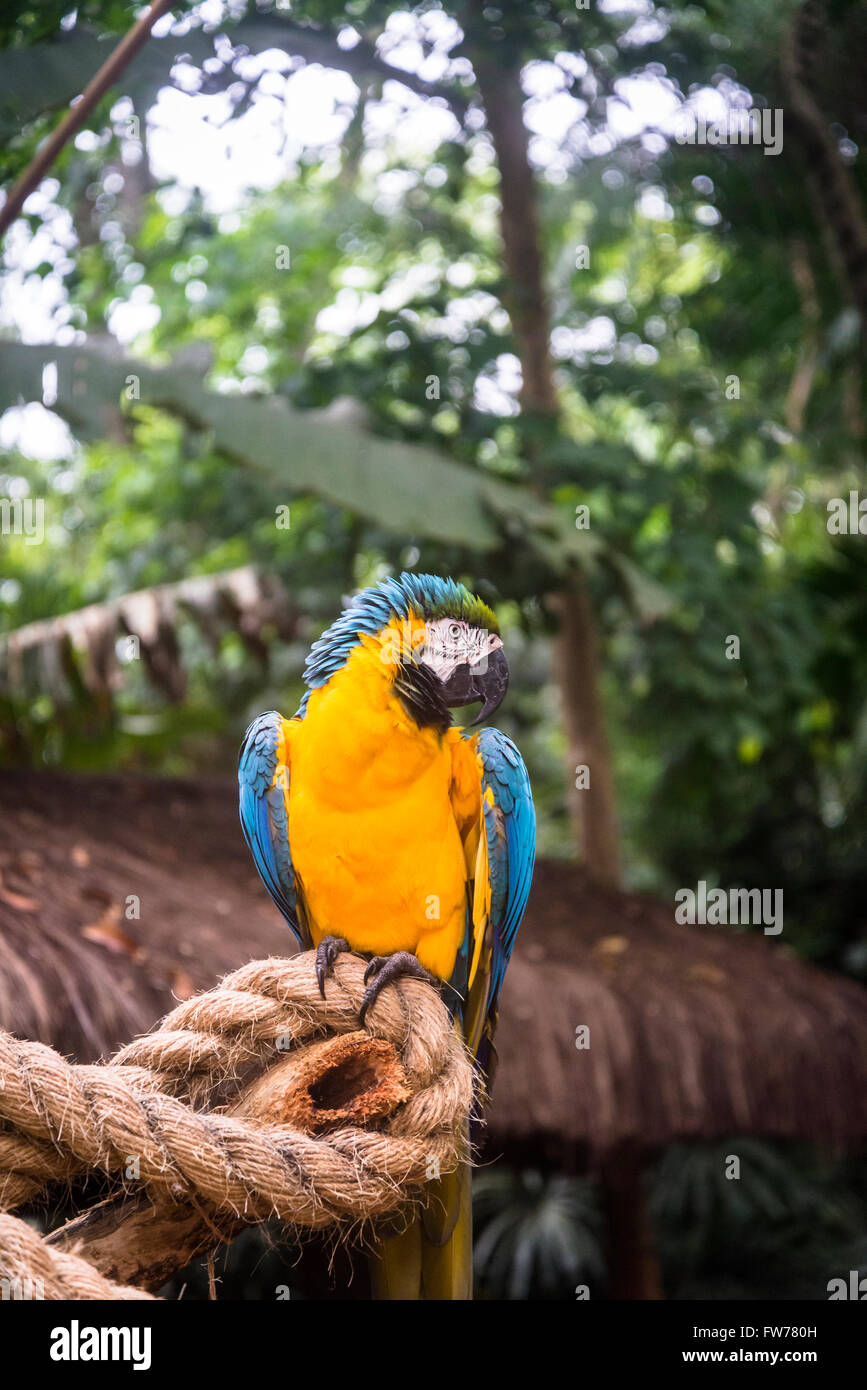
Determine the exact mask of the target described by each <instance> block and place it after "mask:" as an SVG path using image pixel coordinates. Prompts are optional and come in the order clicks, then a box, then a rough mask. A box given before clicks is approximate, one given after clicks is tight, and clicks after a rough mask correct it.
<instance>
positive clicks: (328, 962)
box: [316, 936, 367, 999]
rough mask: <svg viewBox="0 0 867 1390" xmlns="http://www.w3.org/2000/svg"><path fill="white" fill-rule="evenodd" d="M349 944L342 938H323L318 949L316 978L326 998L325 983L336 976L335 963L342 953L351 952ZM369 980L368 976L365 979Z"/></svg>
mask: <svg viewBox="0 0 867 1390" xmlns="http://www.w3.org/2000/svg"><path fill="white" fill-rule="evenodd" d="M351 950H352V947H351V946H350V944H349V942H348V941H346V940H345V939H344V938H343V937H342V936H323V938H322V940H321V941H320V943H319V945H318V946H317V947H316V978H317V980H318V981H319V993H320V994H321V995H322V998H323V999H324V998H325V981H326V980H327V979H328V977H329V975H333V974H334V962H335V961H336V960H337V957H338V956H339V955H340V954H341V952H342V951H351ZM364 978H365V979H367V976H366V975H365V977H364Z"/></svg>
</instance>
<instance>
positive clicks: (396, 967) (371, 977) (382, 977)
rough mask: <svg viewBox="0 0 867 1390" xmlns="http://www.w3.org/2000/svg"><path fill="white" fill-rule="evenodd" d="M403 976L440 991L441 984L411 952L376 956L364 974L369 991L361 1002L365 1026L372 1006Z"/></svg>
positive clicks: (361, 1015)
mask: <svg viewBox="0 0 867 1390" xmlns="http://www.w3.org/2000/svg"><path fill="white" fill-rule="evenodd" d="M401 975H409V976H411V977H412V978H413V979H416V980H426V981H427V983H428V984H429V985H433V987H434V989H436V990H438V989H439V987H440V982H439V980H437V979H436V978H435V977H434V976H433V975H431V973H430V971H429V970H425V968H424V966H423V965H422V964H421V963H420V962H419V961H418V960H417V959H416V957H415V956H414V955H412V954H411V953H410V952H409V951H395V953H394V955H393V956H374V957H373V959H372V960H371V961H370V963H369V965H368V967H367V969H366V970H365V972H364V983H365V984H366V985H367V989H366V990H365V991H364V998H363V999H362V1001H361V1012H360V1014H359V1020H360V1022H361V1024H362V1025H363V1024H364V1016H365V1014H366V1013H367V1010H368V1009H369V1008H370V1006H371V1004H372V1003H373V1002H374V1000H375V999H376V998H377V996H378V995H379V992H380V990H381V989H384V988H385V986H386V985H387V984H389V983H390V982H391V981H392V980H397V979H399V978H400V977H401Z"/></svg>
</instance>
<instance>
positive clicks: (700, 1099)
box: [0, 772, 867, 1165]
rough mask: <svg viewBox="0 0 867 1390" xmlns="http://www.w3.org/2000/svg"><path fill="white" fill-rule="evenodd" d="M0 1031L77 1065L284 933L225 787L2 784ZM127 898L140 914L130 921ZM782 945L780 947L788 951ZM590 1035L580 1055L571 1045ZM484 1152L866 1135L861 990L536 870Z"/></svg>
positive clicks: (33, 779) (9, 779)
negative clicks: (59, 1052) (58, 1052)
mask: <svg viewBox="0 0 867 1390" xmlns="http://www.w3.org/2000/svg"><path fill="white" fill-rule="evenodd" d="M0 807H2V813H0V875H2V877H0V1025H2V1026H4V1027H6V1028H9V1029H11V1030H12V1031H15V1032H18V1033H20V1034H22V1035H23V1036H28V1037H36V1038H41V1039H42V1040H43V1041H45V1042H48V1043H51V1044H52V1045H53V1046H56V1047H60V1048H61V1049H63V1050H64V1051H67V1052H70V1053H73V1054H75V1055H76V1056H77V1057H79V1058H80V1059H88V1058H93V1057H95V1056H98V1055H100V1054H105V1053H107V1052H109V1051H111V1050H112V1049H113V1048H114V1047H116V1046H117V1045H118V1044H119V1043H121V1042H123V1041H125V1040H126V1039H127V1038H129V1037H130V1036H131V1035H132V1034H134V1033H135V1032H137V1031H139V1030H141V1029H145V1028H148V1027H150V1026H151V1025H152V1024H153V1022H154V1021H155V1020H156V1019H157V1018H158V1017H159V1016H160V1015H161V1014H162V1013H164V1012H165V1011H166V1010H167V1009H168V1008H169V1007H170V1006H171V1003H172V995H173V994H174V995H176V996H177V995H181V996H183V995H185V994H188V993H190V992H192V990H194V989H198V988H204V987H206V986H210V985H211V984H213V982H214V980H215V978H216V977H218V976H219V975H220V974H221V973H223V972H224V971H226V970H230V969H233V968H234V967H235V966H237V965H239V964H241V963H242V962H243V961H245V960H247V959H252V958H254V957H257V956H263V955H268V954H285V953H287V952H288V951H289V949H290V947H291V944H292V939H291V937H290V935H289V933H288V932H287V931H286V929H285V927H284V925H283V923H282V920H281V918H280V917H279V915H278V914H277V912H276V910H275V909H274V908H273V907H272V905H271V903H270V900H269V899H268V898H267V896H266V894H265V892H264V890H263V889H262V888H261V886H260V884H259V882H258V879H257V878H256V876H255V873H254V871H253V868H252V864H251V861H250V859H249V856H248V854H247V850H246V847H245V846H244V844H243V841H242V839H241V835H240V831H239V829H238V826H237V812H236V804H235V791H234V787H233V785H232V784H231V783H230V782H228V781H223V780H221V781H219V782H217V781H215V782H212V783H208V782H203V781H196V782H182V781H175V780H172V781H168V780H151V779H147V778H138V777H128V776H124V777H93V778H81V777H75V776H71V775H69V774H63V773H53V772H52V773H12V772H5V773H0ZM131 895H135V896H136V897H138V899H139V900H140V918H139V919H138V920H136V919H134V918H133V919H132V920H129V919H127V917H126V916H125V915H124V906H125V904H126V901H127V899H128V898H129V897H130V896H131ZM782 940H783V941H784V937H783V938H782ZM582 1024H586V1025H588V1026H589V1029H590V1047H589V1049H587V1050H579V1049H577V1048H576V1046H575V1036H576V1034H575V1030H576V1028H577V1027H578V1026H579V1025H582ZM498 1051H499V1054H500V1066H499V1069H498V1074H497V1082H496V1087H495V1090H494V1099H493V1104H492V1106H491V1111H490V1115H489V1121H490V1124H489V1151H490V1153H491V1154H492V1155H493V1154H496V1153H498V1152H505V1153H507V1154H509V1155H510V1156H511V1157H513V1158H521V1157H526V1158H529V1159H532V1160H533V1161H535V1162H538V1161H540V1159H541V1158H542V1157H543V1156H546V1157H547V1158H548V1159H549V1160H550V1161H552V1162H556V1163H558V1164H565V1165H572V1164H577V1163H580V1162H582V1161H583V1160H585V1159H586V1158H587V1157H588V1156H589V1157H590V1158H593V1157H599V1156H600V1155H602V1154H604V1153H605V1152H607V1151H609V1150H610V1149H611V1148H612V1147H613V1146H614V1145H616V1144H618V1143H620V1142H621V1141H627V1142H634V1143H637V1144H640V1145H641V1146H643V1147H653V1146H656V1145H659V1144H663V1143H667V1142H670V1141H671V1140H672V1139H675V1138H690V1137H691V1138H710V1137H713V1136H718V1135H719V1136H721V1135H726V1134H739V1133H740V1134H744V1133H749V1134H764V1135H776V1136H780V1137H799V1138H810V1139H817V1140H826V1141H828V1142H832V1143H844V1142H845V1143H851V1142H854V1141H858V1140H860V1139H863V1137H864V1136H865V1135H867V991H865V990H864V989H863V988H861V987H860V986H859V985H857V984H855V983H853V982H851V981H848V980H846V979H843V978H841V977H839V976H834V975H829V974H827V973H824V972H822V971H820V970H818V969H815V968H814V967H811V966H808V965H805V964H803V963H801V962H799V961H798V960H797V959H795V957H794V956H792V955H791V953H790V952H789V951H788V949H787V948H786V946H785V945H784V944H780V940H773V941H772V940H769V939H766V938H764V937H762V936H755V935H746V934H743V935H738V934H736V932H735V931H734V930H733V929H732V928H726V927H699V926H696V927H687V926H678V925H676V924H675V922H674V914H673V908H672V906H671V905H669V904H664V903H661V902H659V901H656V900H654V899H652V898H648V897H643V896H638V895H634V894H627V893H611V892H606V891H602V890H596V889H594V888H593V887H592V886H591V885H590V884H589V883H588V881H587V879H586V877H585V876H584V875H583V874H582V873H581V871H580V870H578V869H576V868H574V867H573V866H570V865H567V864H562V863H556V862H552V861H541V862H540V864H539V865H538V867H537V873H536V880H535V884H534V888H533V894H532V897H531V901H530V906H529V909H528V912H527V918H526V920H525V923H524V926H523V928H522V930H521V935H520V938H519V945H518V948H517V951H516V954H515V958H514V960H513V962H512V965H511V967H510V971H509V975H508V977H507V981H506V986H505V989H504V992H503V999H502V1007H501V1023H500V1031H499V1035H498Z"/></svg>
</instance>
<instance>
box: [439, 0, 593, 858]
mask: <svg viewBox="0 0 867 1390" xmlns="http://www.w3.org/2000/svg"><path fill="white" fill-rule="evenodd" d="M483 7H484V6H483V0H470V3H469V5H468V14H467V22H466V24H465V25H464V28H465V32H466V33H467V35H468V47H469V51H470V52H471V55H472V62H473V68H474V70H475V73H476V78H477V80H478V84H479V92H480V94H481V97H482V102H483V104H484V108H485V114H486V117H487V123H488V130H489V132H490V135H491V140H492V141H493V145H494V151H495V153H496V156H497V164H498V167H499V170H500V205H501V212H500V231H501V235H502V240H503V259H504V262H505V267H506V277H507V278H506V289H505V293H504V299H505V302H506V308H507V309H508V311H509V316H510V318H511V320H512V329H513V332H514V335H515V345H516V347H517V350H518V356H519V358H520V361H521V376H522V386H521V408H522V410H523V411H524V412H525V413H529V414H536V415H545V416H548V417H550V418H551V419H554V420H556V418H557V417H558V415H559V406H558V401H557V389H556V385H555V381H554V372H553V365H552V361H551V355H550V350H549V340H550V331H551V320H550V310H549V305H548V297H547V294H546V291H545V283H544V267H543V260H542V248H541V238H540V235H539V216H538V208H537V189H536V182H535V178H534V176H533V171H532V168H531V166H530V159H529V151H528V136H527V128H526V126H525V125H524V93H523V91H522V88H521V73H520V69H519V68H518V67H512V68H509V67H506V66H504V65H503V63H502V62H501V61H498V58H497V57H496V56H492V55H491V50H490V48H489V47H486V45H485V40H484V32H485V26H486V23H487V21H485V20H484V18H483V16H482V10H483ZM528 452H529V453H530V456H531V451H528ZM531 458H532V456H531ZM552 608H555V609H556V610H557V612H558V616H559V620H560V632H559V634H558V638H557V643H556V650H557V657H558V660H557V666H556V669H557V679H558V681H559V685H560V696H561V702H562V709H563V720H564V724H565V726H566V735H567V740H568V747H569V751H568V777H569V786H570V788H571V792H570V805H571V810H572V816H573V824H574V826H575V831H576V836H577V839H578V843H579V846H580V848H581V851H582V855H583V859H584V863H585V865H586V867H587V870H588V872H589V873H590V874H592V876H593V877H594V878H596V879H598V880H599V881H600V882H602V883H605V884H608V885H611V886H616V885H617V884H618V882H619V863H620V854H619V838H618V825H617V814H616V808H615V793H614V774H613V770H612V765H611V757H610V752H609V748H608V741H607V738H606V736H605V714H604V710H603V707H602V698H601V693H600V688H599V663H600V652H599V639H598V636H597V632H596V623H595V619H594V615H593V609H592V606H591V603H590V599H589V597H588V594H587V590H586V587H585V584H584V581H583V579H582V577H581V576H580V575H575V576H574V577H573V579H572V581H571V582H570V583H569V584H568V585H567V586H566V587H565V588H564V589H563V590H562V591H561V592H560V593H558V594H556V595H554V596H553V601H552ZM581 763H584V764H586V765H587V766H588V768H589V770H590V787H589V788H588V789H587V790H584V791H578V790H577V789H576V787H575V778H576V774H575V771H574V769H575V768H576V766H578V764H581Z"/></svg>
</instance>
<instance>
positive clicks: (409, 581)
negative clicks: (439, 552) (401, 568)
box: [298, 572, 499, 715]
mask: <svg viewBox="0 0 867 1390" xmlns="http://www.w3.org/2000/svg"><path fill="white" fill-rule="evenodd" d="M410 612H414V613H418V614H421V616H422V617H423V618H425V619H426V620H435V619H437V618H456V619H458V620H459V621H462V622H467V623H471V624H472V625H473V626H475V627H484V628H487V629H488V631H490V632H499V626H498V623H497V619H496V616H495V614H494V613H493V611H492V610H491V609H490V608H489V607H488V605H487V604H486V603H483V602H482V600H481V599H480V598H477V597H476V595H475V594H472V593H470V590H469V589H467V588H466V587H465V585H463V584H458V583H456V582H455V580H454V579H441V578H440V576H439V575H437V574H408V573H406V572H404V573H403V574H401V575H399V576H398V577H397V578H396V579H395V578H389V579H383V580H381V581H380V583H379V584H373V585H372V586H371V587H370V588H369V589H362V590H361V592H360V593H358V594H356V595H355V597H354V598H353V599H352V601H351V602H350V604H349V605H348V607H347V608H345V609H344V610H343V612H342V613H341V615H340V617H339V618H338V619H337V620H336V622H333V623H332V624H331V626H330V627H329V628H327V629H326V631H325V632H323V634H322V636H321V637H320V638H319V640H318V641H316V642H314V643H313V646H312V647H311V648H310V652H309V654H308V657H307V664H306V666H305V667H304V681H305V683H306V685H307V686H308V691H307V694H305V696H304V699H303V700H302V701H301V706H300V708H299V710H298V713H299V714H302V715H303V713H304V709H305V706H306V704H307V699H308V695H309V692H310V690H315V689H317V687H318V686H320V685H324V684H325V682H326V681H328V680H330V679H331V677H332V676H333V675H334V673H335V671H339V670H340V668H341V666H345V664H346V662H347V661H348V659H349V655H350V653H351V652H352V650H353V648H355V647H357V646H358V641H359V634H360V633H362V632H366V633H368V634H369V635H370V636H371V637H373V636H375V635H376V633H378V632H381V631H382V629H383V628H384V627H385V626H386V624H387V623H389V622H391V620H392V619H393V618H407V617H409V615H410Z"/></svg>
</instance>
